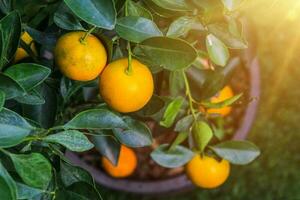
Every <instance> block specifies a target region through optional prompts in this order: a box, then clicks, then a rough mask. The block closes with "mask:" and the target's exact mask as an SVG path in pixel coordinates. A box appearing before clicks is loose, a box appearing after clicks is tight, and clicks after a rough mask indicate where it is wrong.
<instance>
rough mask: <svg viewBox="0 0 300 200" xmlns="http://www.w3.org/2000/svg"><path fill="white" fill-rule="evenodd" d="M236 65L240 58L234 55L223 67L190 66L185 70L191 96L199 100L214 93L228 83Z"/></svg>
mask: <svg viewBox="0 0 300 200" xmlns="http://www.w3.org/2000/svg"><path fill="white" fill-rule="evenodd" d="M238 66H240V58H237V57H235V58H233V59H231V60H230V61H229V63H228V65H226V66H225V67H218V68H216V69H215V70H199V69H196V68H195V67H190V68H189V69H188V70H187V75H188V78H189V82H190V87H191V90H192V96H193V98H194V99H196V100H197V101H198V102H200V101H202V100H207V99H209V98H211V97H213V96H214V95H216V94H217V93H218V92H219V91H220V90H221V89H222V88H223V87H225V86H226V85H228V83H229V81H230V79H231V78H232V76H233V73H234V71H235V69H236V68H237V67H238ZM199 91H201V92H199Z"/></svg>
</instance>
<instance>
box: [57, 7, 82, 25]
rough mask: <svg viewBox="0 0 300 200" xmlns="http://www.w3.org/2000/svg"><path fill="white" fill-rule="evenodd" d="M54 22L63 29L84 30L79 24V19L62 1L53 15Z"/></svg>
mask: <svg viewBox="0 0 300 200" xmlns="http://www.w3.org/2000/svg"><path fill="white" fill-rule="evenodd" d="M53 20H54V23H55V24H56V25H57V26H58V27H60V28H62V29H65V30H85V29H84V28H83V27H82V25H81V24H80V20H79V19H78V18H77V17H76V16H74V15H73V13H72V11H71V10H70V9H69V8H68V7H67V5H66V4H65V3H64V2H62V3H61V4H60V6H59V8H58V10H57V11H56V12H55V13H54V16H53Z"/></svg>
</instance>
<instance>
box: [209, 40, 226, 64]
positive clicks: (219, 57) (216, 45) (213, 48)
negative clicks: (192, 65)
mask: <svg viewBox="0 0 300 200" xmlns="http://www.w3.org/2000/svg"><path fill="white" fill-rule="evenodd" d="M206 48H207V51H208V55H209V57H210V59H211V60H212V61H213V62H214V63H215V64H216V65H220V66H223V67H224V66H225V65H226V64H227V61H228V59H229V51H228V49H227V47H226V46H225V44H224V43H223V42H222V41H221V40H219V39H218V38H216V37H215V36H214V35H212V34H209V35H208V36H207V37H206Z"/></svg>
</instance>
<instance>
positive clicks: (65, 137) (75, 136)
mask: <svg viewBox="0 0 300 200" xmlns="http://www.w3.org/2000/svg"><path fill="white" fill-rule="evenodd" d="M43 140H44V141H47V142H52V143H58V144H61V145H63V146H64V147H66V148H67V149H69V150H71V151H76V152H82V151H87V150H90V149H91V148H93V147H94V145H93V144H92V143H91V142H90V141H89V139H88V138H87V137H86V136H85V135H84V134H83V133H81V132H79V131H76V130H67V131H63V132H59V133H56V134H53V135H48V136H47V137H45V138H44V139H43Z"/></svg>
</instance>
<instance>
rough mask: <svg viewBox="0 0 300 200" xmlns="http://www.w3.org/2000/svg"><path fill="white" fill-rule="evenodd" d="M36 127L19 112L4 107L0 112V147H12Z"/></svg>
mask: <svg viewBox="0 0 300 200" xmlns="http://www.w3.org/2000/svg"><path fill="white" fill-rule="evenodd" d="M33 129H34V128H33V127H32V126H31V125H30V124H29V123H28V122H27V121H26V120H25V119H24V118H22V117H21V116H20V115H18V114H17V113H15V112H13V111H11V110H8V109H6V108H3V109H2V110H1V112H0V147H4V148H7V147H12V146H15V145H17V144H19V143H21V142H22V140H23V139H24V138H25V137H26V136H27V135H29V134H30V133H31V131H32V130H33Z"/></svg>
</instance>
